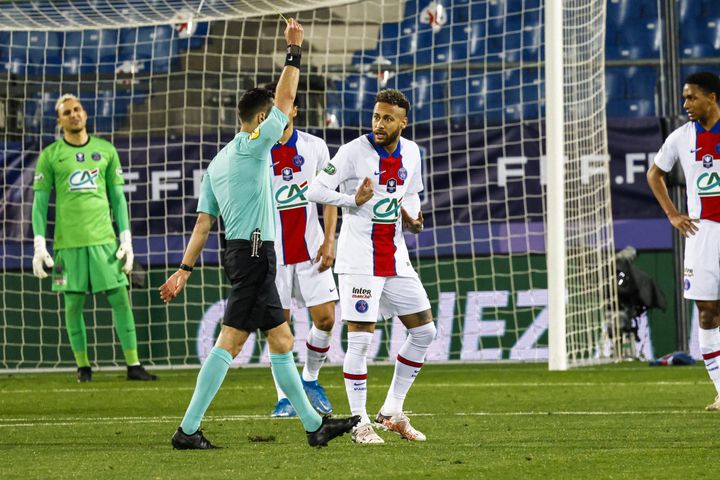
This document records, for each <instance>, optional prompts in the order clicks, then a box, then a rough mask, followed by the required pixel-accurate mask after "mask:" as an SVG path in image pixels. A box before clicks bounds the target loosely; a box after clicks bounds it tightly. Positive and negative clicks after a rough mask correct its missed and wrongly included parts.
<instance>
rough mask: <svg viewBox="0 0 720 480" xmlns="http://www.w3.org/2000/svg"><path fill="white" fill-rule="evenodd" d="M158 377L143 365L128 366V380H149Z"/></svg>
mask: <svg viewBox="0 0 720 480" xmlns="http://www.w3.org/2000/svg"><path fill="white" fill-rule="evenodd" d="M157 378H158V377H157V375H153V374H152V373H149V372H148V371H147V370H145V367H143V366H142V365H129V366H128V367H127V379H128V380H142V381H146V382H147V381H151V380H157Z"/></svg>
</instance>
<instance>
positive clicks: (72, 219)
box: [33, 136, 125, 250]
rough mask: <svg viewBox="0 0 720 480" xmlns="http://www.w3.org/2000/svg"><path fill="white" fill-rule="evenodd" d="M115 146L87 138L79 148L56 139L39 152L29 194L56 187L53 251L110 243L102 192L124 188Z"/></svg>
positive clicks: (112, 239) (105, 194)
mask: <svg viewBox="0 0 720 480" xmlns="http://www.w3.org/2000/svg"><path fill="white" fill-rule="evenodd" d="M124 183H125V179H124V178H123V173H122V168H121V166H120V159H119V158H118V154H117V150H115V147H114V146H113V145H112V144H111V143H110V142H107V141H105V140H102V139H100V138H97V137H92V136H91V137H89V140H88V142H87V143H86V144H85V145H82V146H76V145H71V144H69V143H67V142H66V141H65V140H64V139H60V140H57V141H56V142H54V143H53V144H52V145H50V146H48V147H47V148H45V149H44V150H43V151H42V153H41V154H40V159H39V160H38V164H37V169H36V170H35V182H34V184H33V188H34V190H36V191H37V190H46V191H50V190H52V189H53V188H55V242H54V244H53V245H54V246H53V248H54V249H56V250H57V249H60V248H77V247H87V246H90V245H102V244H104V243H113V242H115V231H114V230H113V226H112V220H111V218H110V202H109V201H108V191H107V188H108V186H110V185H123V184H124Z"/></svg>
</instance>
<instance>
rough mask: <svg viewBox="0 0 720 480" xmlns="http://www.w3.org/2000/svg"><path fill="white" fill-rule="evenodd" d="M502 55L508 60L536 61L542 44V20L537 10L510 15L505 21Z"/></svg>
mask: <svg viewBox="0 0 720 480" xmlns="http://www.w3.org/2000/svg"><path fill="white" fill-rule="evenodd" d="M501 41H502V42H503V43H504V49H503V50H504V51H503V57H504V59H505V61H508V62H519V61H520V60H526V61H538V60H539V56H538V54H539V52H540V50H541V46H542V22H541V19H540V12H539V11H528V12H524V13H523V14H522V15H510V16H508V17H507V20H506V22H505V34H504V35H503V37H502V40H501Z"/></svg>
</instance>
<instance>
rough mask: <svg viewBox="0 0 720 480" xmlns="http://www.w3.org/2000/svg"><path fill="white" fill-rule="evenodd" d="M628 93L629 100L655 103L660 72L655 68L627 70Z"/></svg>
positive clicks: (632, 68) (631, 68)
mask: <svg viewBox="0 0 720 480" xmlns="http://www.w3.org/2000/svg"><path fill="white" fill-rule="evenodd" d="M625 78H626V87H625V88H626V92H627V97H628V98H635V99H642V100H650V101H651V102H653V104H654V102H655V92H656V88H657V82H658V72H657V70H656V69H655V67H630V68H627V69H626V77H625Z"/></svg>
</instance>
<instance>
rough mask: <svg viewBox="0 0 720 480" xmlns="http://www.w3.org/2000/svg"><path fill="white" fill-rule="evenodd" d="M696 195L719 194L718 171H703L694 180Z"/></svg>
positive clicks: (712, 195)
mask: <svg viewBox="0 0 720 480" xmlns="http://www.w3.org/2000/svg"><path fill="white" fill-rule="evenodd" d="M695 185H696V186H697V189H698V195H699V196H701V197H717V196H720V174H718V172H704V173H701V174H700V175H698V177H697V180H695Z"/></svg>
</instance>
